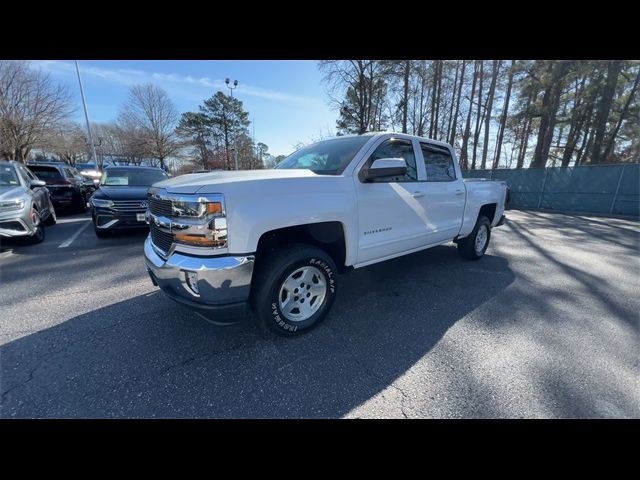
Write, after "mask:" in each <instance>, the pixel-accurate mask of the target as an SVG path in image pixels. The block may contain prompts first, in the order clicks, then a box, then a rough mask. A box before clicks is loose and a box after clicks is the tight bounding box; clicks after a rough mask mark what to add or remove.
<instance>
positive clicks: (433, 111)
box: [429, 60, 439, 138]
mask: <svg viewBox="0 0 640 480" xmlns="http://www.w3.org/2000/svg"><path fill="white" fill-rule="evenodd" d="M438 62H439V60H435V61H434V64H433V83H432V85H431V112H430V113H431V114H430V115H429V138H435V134H434V131H435V128H434V119H435V116H436V96H437V95H436V92H437V89H438Z"/></svg>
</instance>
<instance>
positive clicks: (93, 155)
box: [76, 60, 98, 165]
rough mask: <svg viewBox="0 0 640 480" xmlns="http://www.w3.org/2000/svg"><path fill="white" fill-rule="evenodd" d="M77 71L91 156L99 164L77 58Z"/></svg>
mask: <svg viewBox="0 0 640 480" xmlns="http://www.w3.org/2000/svg"><path fill="white" fill-rule="evenodd" d="M76 73H77V74H78V83H79V84H80V96H81V97H82V107H83V108H84V119H85V121H86V122H87V133H88V134H89V142H90V143H91V156H92V157H93V163H94V164H95V165H98V159H97V158H96V147H95V145H94V143H93V135H92V134H91V125H90V124H89V113H88V112H87V102H86V101H85V99H84V89H83V88H82V79H81V78H80V67H78V61H77V60H76Z"/></svg>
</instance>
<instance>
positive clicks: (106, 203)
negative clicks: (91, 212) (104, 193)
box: [91, 198, 113, 208]
mask: <svg viewBox="0 0 640 480" xmlns="http://www.w3.org/2000/svg"><path fill="white" fill-rule="evenodd" d="M91 204H92V205H93V206H94V207H99V208H100V207H102V208H111V207H113V202H112V201H111V200H103V199H100V198H91Z"/></svg>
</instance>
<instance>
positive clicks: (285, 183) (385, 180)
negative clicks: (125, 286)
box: [144, 132, 507, 336]
mask: <svg viewBox="0 0 640 480" xmlns="http://www.w3.org/2000/svg"><path fill="white" fill-rule="evenodd" d="M506 192H507V186H506V184H505V183H504V182H498V181H487V180H468V179H467V180H463V179H462V173H461V171H460V167H459V165H458V162H457V159H456V154H455V152H454V150H453V148H452V147H451V146H450V145H448V144H446V143H442V142H438V141H434V140H429V139H427V138H421V137H416V136H411V135H405V134H398V133H386V132H385V133H368V134H362V135H350V136H340V137H336V138H332V139H328V140H323V141H320V142H317V143H314V144H312V145H308V146H306V147H304V148H302V149H300V150H298V151H296V152H294V153H293V154H291V155H290V156H288V157H287V158H285V159H284V160H283V161H282V162H280V163H279V164H278V165H277V166H276V167H275V169H269V170H252V171H230V172H214V173H203V174H190V175H182V176H179V177H176V178H172V179H170V180H165V181H162V182H159V183H156V184H154V185H153V186H152V187H151V188H150V189H149V192H148V204H149V208H148V210H147V214H146V215H147V221H148V223H149V226H150V233H149V236H148V238H147V239H146V241H145V245H144V255H145V261H146V267H147V270H148V273H149V275H150V277H151V280H152V282H153V284H154V285H156V286H159V287H160V288H161V289H162V290H163V291H164V292H165V293H166V294H167V295H168V296H169V297H171V298H172V299H173V300H175V301H177V302H180V303H181V304H184V305H187V306H189V307H191V308H193V309H195V310H196V311H199V312H200V313H206V316H207V317H208V318H212V319H213V318H218V319H229V318H230V317H236V316H242V315H244V313H245V309H246V307H247V306H248V305H250V306H251V307H252V310H253V312H254V316H255V317H256V318H257V319H258V320H259V322H260V323H261V325H262V326H264V327H266V328H267V329H269V330H271V331H273V332H275V333H278V334H281V335H284V336H293V335H298V334H301V333H303V332H306V331H308V330H309V329H311V328H312V327H315V326H316V325H318V324H319V322H320V321H321V320H322V319H323V318H324V317H325V316H326V315H327V313H328V312H329V310H330V309H331V305H332V304H333V302H334V299H335V297H336V294H337V292H338V288H339V278H338V275H339V274H341V273H345V272H347V271H349V270H351V269H352V268H361V267H366V266H367V265H371V264H373V263H377V262H382V261H385V260H389V259H391V258H395V257H398V256H401V255H406V254H410V253H413V252H417V251H419V250H423V249H426V248H430V247H434V246H437V245H442V244H445V243H449V242H454V243H455V244H457V248H458V250H459V252H460V254H461V255H462V256H463V257H464V258H467V259H470V260H477V259H479V258H481V257H482V256H483V255H484V253H485V251H486V249H487V246H488V245H489V240H490V238H491V231H492V228H493V227H496V226H499V225H500V224H501V223H502V221H503V220H504V210H505V199H506Z"/></svg>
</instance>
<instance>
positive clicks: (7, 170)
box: [0, 165, 20, 187]
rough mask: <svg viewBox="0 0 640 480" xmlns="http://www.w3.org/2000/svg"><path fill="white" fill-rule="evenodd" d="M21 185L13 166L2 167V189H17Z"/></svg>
mask: <svg viewBox="0 0 640 480" xmlns="http://www.w3.org/2000/svg"><path fill="white" fill-rule="evenodd" d="M18 185H20V182H19V181H18V175H17V174H16V171H15V169H14V168H13V167H12V166H11V165H6V166H5V165H3V166H2V167H0V187H10V186H11V187H15V186H18Z"/></svg>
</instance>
